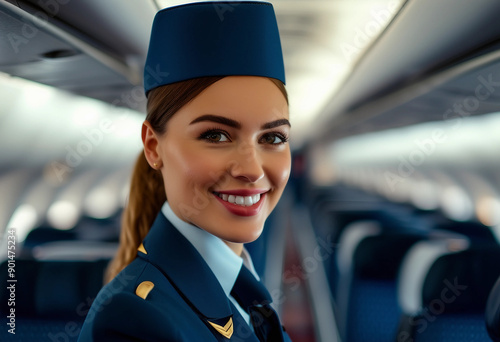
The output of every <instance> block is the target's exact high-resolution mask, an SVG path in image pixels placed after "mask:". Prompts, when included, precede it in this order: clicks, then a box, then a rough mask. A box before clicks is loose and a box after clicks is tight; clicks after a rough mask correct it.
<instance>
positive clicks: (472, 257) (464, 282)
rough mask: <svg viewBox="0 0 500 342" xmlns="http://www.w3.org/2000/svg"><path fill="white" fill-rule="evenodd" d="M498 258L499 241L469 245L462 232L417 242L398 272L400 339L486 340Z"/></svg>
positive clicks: (428, 341)
mask: <svg viewBox="0 0 500 342" xmlns="http://www.w3.org/2000/svg"><path fill="white" fill-rule="evenodd" d="M498 260H500V249H499V248H498V247H494V246H492V245H488V246H477V245H470V244H469V241H468V239H467V238H465V237H463V236H462V238H458V237H457V238H452V239H442V240H432V241H423V242H420V243H418V244H416V245H415V246H414V247H413V248H412V249H411V250H410V252H409V253H408V255H407V256H406V258H405V260H404V262H403V265H402V269H401V273H400V280H399V284H398V287H399V288H398V292H399V296H398V300H399V303H400V305H401V308H402V312H403V314H402V316H401V319H400V325H399V329H398V333H397V336H396V340H397V341H400V342H409V341H416V342H418V341H425V342H432V341H454V342H460V341H464V342H465V341H467V342H471V341H487V340H488V337H487V336H488V335H487V332H486V328H485V324H484V314H485V305H486V299H487V297H488V293H489V291H490V289H491V288H492V286H493V284H494V282H495V280H496V279H497V278H498V276H499V275H500V263H498Z"/></svg>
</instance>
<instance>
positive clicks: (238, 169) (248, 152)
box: [228, 145, 264, 183]
mask: <svg viewBox="0 0 500 342" xmlns="http://www.w3.org/2000/svg"><path fill="white" fill-rule="evenodd" d="M228 171H229V174H230V175H231V176H232V177H234V178H237V179H240V180H243V181H245V182H250V183H255V182H257V181H258V180H260V179H262V178H263V177H264V167H263V161H262V158H261V156H260V154H259V151H258V149H257V147H256V146H253V145H246V146H241V147H240V148H238V149H237V150H236V151H235V153H234V154H233V160H231V161H230V163H229V170H228Z"/></svg>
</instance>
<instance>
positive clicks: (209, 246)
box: [161, 202, 259, 296]
mask: <svg viewBox="0 0 500 342" xmlns="http://www.w3.org/2000/svg"><path fill="white" fill-rule="evenodd" d="M161 211H162V213H163V214H164V215H165V217H166V218H167V219H168V220H169V221H170V223H172V225H173V226H174V227H175V228H176V229H177V230H178V231H179V232H180V233H181V234H182V235H183V236H184V237H185V238H186V239H187V240H188V241H189V242H191V244H192V245H193V246H194V248H196V250H197V251H198V253H200V255H201V256H202V258H203V259H204V260H205V262H206V263H207V264H208V266H209V267H210V269H211V270H212V272H213V273H214V275H215V277H216V278H217V280H218V281H219V283H220V284H221V286H222V289H223V290H224V292H225V294H226V296H229V295H230V293H231V289H232V288H233V286H234V283H235V282H236V278H237V277H238V274H239V272H240V269H241V265H243V264H244V265H245V266H246V267H247V268H248V269H249V270H250V271H251V272H252V273H253V275H254V276H255V277H256V278H257V279H259V277H258V276H257V273H256V272H255V268H254V266H253V263H252V259H251V257H250V254H249V253H248V252H247V251H246V249H243V253H242V255H241V257H240V256H238V255H236V253H234V252H233V251H232V250H231V248H229V246H228V245H226V244H225V243H224V242H223V241H222V240H221V239H220V238H218V237H216V236H215V235H212V234H210V233H209V232H207V231H205V230H203V229H200V228H198V227H196V226H194V225H192V224H190V223H187V222H185V221H183V220H181V219H180V218H179V217H177V215H175V213H174V212H173V211H172V208H171V207H170V205H169V204H168V202H165V204H164V205H163V207H162V208H161Z"/></svg>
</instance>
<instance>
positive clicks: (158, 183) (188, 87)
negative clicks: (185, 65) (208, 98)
mask: <svg viewBox="0 0 500 342" xmlns="http://www.w3.org/2000/svg"><path fill="white" fill-rule="evenodd" d="M222 78H224V76H212V77H201V78H196V79H192V80H187V81H182V82H177V83H174V84H169V85H165V86H161V87H158V88H155V89H153V90H151V91H150V92H149V93H148V104H147V116H146V120H147V121H149V123H150V124H151V126H152V127H153V129H154V131H155V132H156V133H158V134H163V133H165V131H166V128H167V122H168V120H170V118H171V117H172V116H173V115H174V114H175V113H176V112H177V111H178V110H179V109H181V108H182V107H183V106H184V105H186V104H187V103H188V102H190V101H191V100H193V99H194V98H195V97H196V96H198V95H199V94H200V93H201V92H202V91H203V90H205V89H206V88H208V87H209V86H210V85H212V84H214V83H215V82H217V81H219V80H220V79H222ZM270 80H271V81H273V83H275V84H276V86H277V87H278V88H279V89H280V90H281V92H282V93H283V95H284V96H285V99H286V100H287V102H288V95H287V92H286V89H285V87H284V85H283V83H281V81H278V80H275V79H273V78H270ZM166 200H167V197H166V195H165V191H164V184H163V178H162V176H161V173H160V172H159V171H157V170H154V169H153V168H151V167H150V166H149V164H148V162H147V160H146V157H145V156H144V152H142V153H141V154H140V155H139V158H137V162H136V164H135V167H134V170H133V173H132V179H131V184H130V193H129V198H128V203H127V206H126V207H125V209H124V212H123V215H122V227H121V232H120V245H119V247H118V251H117V253H116V255H115V257H114V258H113V260H112V261H111V263H110V265H109V267H108V269H107V270H106V276H105V281H106V282H109V281H111V279H113V278H114V277H115V276H116V275H117V274H118V273H119V272H120V271H121V270H122V269H123V268H125V266H127V265H128V264H129V263H130V262H132V260H134V258H135V257H136V255H137V248H138V247H139V245H140V244H141V243H142V240H144V238H145V237H146V235H147V234H148V232H149V229H150V227H151V225H152V224H153V222H154V220H155V218H156V216H157V215H158V212H159V211H160V210H161V207H162V206H163V203H165V201H166Z"/></svg>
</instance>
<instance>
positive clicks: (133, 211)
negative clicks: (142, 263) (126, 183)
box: [105, 152, 167, 283]
mask: <svg viewBox="0 0 500 342" xmlns="http://www.w3.org/2000/svg"><path fill="white" fill-rule="evenodd" d="M166 199H167V198H166V196H165V191H164V186H163V178H162V176H161V173H160V171H157V170H154V169H153V168H151V166H149V164H148V162H147V161H146V157H145V156H144V152H142V153H141V154H140V155H139V158H137V162H136V164H135V168H134V171H133V174H132V179H131V182H130V194H129V199H128V203H127V206H126V208H125V210H124V212H123V216H122V228H121V232H120V246H119V247H118V251H117V253H116V256H115V257H114V259H113V260H112V261H111V263H110V265H109V267H108V269H107V270H106V275H105V282H106V283H107V282H109V281H111V279H113V278H114V277H115V276H116V275H117V274H118V273H119V272H120V271H121V270H122V269H123V268H125V266H127V265H128V264H129V263H130V262H132V260H134V258H135V257H136V255H137V248H138V247H139V245H140V244H141V243H142V240H144V238H145V237H146V235H147V234H148V232H149V228H150V227H151V225H152V224H153V222H154V220H155V218H156V215H158V212H159V211H160V209H161V207H162V205H163V203H165V201H166Z"/></svg>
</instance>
